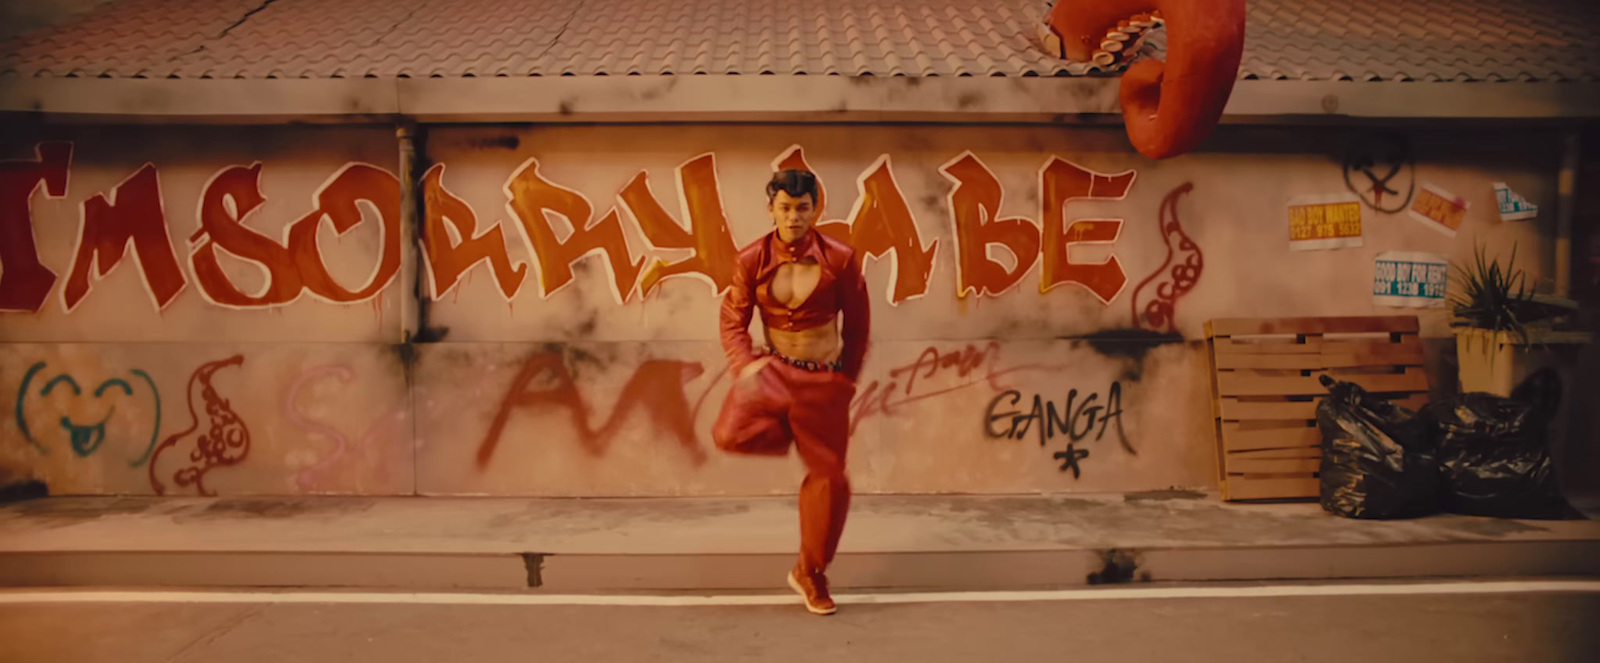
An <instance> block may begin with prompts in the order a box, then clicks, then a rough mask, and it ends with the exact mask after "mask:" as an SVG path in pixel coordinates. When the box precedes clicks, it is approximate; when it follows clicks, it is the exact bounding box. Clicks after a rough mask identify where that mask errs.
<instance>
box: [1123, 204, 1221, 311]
mask: <svg viewBox="0 0 1600 663" xmlns="http://www.w3.org/2000/svg"><path fill="white" fill-rule="evenodd" d="M1193 190H1194V184H1192V183H1184V184H1183V185H1181V186H1179V187H1178V188H1176V189H1173V190H1172V191H1171V192H1169V193H1167V197H1166V198H1164V199H1162V201H1161V224H1160V225H1161V238H1162V242H1163V243H1164V244H1166V246H1167V259H1166V260H1164V261H1162V263H1161V266H1160V267H1157V268H1156V270H1155V271H1154V272H1151V273H1150V276H1149V277H1148V278H1146V279H1145V280H1143V281H1140V282H1139V287H1137V288H1134V290H1133V301H1132V302H1131V303H1132V305H1133V324H1134V326H1135V327H1139V328H1142V329H1150V330H1155V331H1164V332H1168V333H1176V332H1177V330H1178V328H1177V319H1176V318H1177V313H1176V308H1177V305H1178V299H1179V298H1181V297H1183V296H1184V295H1186V294H1188V293H1189V291H1190V290H1193V289H1194V286H1195V284H1196V283H1198V282H1199V281H1200V272H1201V271H1203V270H1204V269H1205V257H1204V256H1202V255H1201V254H1200V246H1199V245H1197V244H1195V243H1194V240H1192V239H1189V236H1188V235H1186V234H1184V232H1183V226H1181V225H1179V223H1178V199H1179V198H1180V197H1182V196H1183V194H1185V193H1188V192H1190V191H1193ZM1151 286H1153V287H1151Z"/></svg>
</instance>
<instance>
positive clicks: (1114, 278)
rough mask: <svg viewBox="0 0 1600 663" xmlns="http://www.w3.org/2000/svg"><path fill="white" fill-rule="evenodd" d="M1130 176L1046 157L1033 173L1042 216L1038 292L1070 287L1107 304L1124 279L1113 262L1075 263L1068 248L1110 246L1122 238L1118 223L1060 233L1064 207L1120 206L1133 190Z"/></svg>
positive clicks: (1091, 223) (1088, 223)
mask: <svg viewBox="0 0 1600 663" xmlns="http://www.w3.org/2000/svg"><path fill="white" fill-rule="evenodd" d="M1133 178H1134V172H1133V171H1131V170H1130V171H1127V172H1124V173H1119V174H1116V175H1105V174H1102V173H1096V172H1092V171H1089V170H1085V169H1084V168H1082V167H1080V166H1078V165H1077V164H1074V163H1070V162H1067V161H1063V160H1062V159H1061V158H1059V157H1051V158H1050V161H1049V162H1048V163H1047V164H1045V167H1044V168H1042V169H1040V171H1039V192H1040V199H1041V200H1043V202H1044V213H1043V214H1042V215H1040V217H1039V218H1040V219H1041V220H1042V221H1043V224H1044V241H1043V250H1044V261H1043V265H1042V271H1043V276H1042V280H1041V283H1040V285H1039V292H1041V293H1043V292H1048V291H1049V290H1050V289H1051V288H1054V287H1056V286H1058V285H1061V284H1063V283H1076V284H1078V285H1081V286H1084V287H1085V288H1088V289H1089V292H1092V293H1094V296H1095V297H1098V298H1099V299H1100V301H1101V302H1102V303H1110V302H1111V300H1112V299H1113V298H1115V297H1116V296H1117V294H1118V293H1120V292H1122V287H1123V286H1124V285H1126V284H1127V282H1128V276H1127V274H1125V273H1124V272H1123V271H1122V263H1121V262H1119V261H1118V260H1117V257H1116V256H1114V255H1113V256H1109V257H1108V258H1106V261H1105V262H1103V263H1099V264H1085V263H1075V262H1072V261H1071V259H1070V258H1069V254H1068V252H1069V251H1070V250H1071V247H1072V245H1073V244H1110V243H1112V242H1115V241H1116V240H1117V236H1118V235H1121V234H1122V220H1121V219H1094V220H1080V221H1074V222H1072V226H1071V227H1070V228H1067V227H1065V225H1066V224H1065V217H1066V206H1067V203H1069V202H1072V201H1074V200H1122V199H1123V198H1126V197H1127V195H1128V189H1129V188H1130V187H1132V186H1133Z"/></svg>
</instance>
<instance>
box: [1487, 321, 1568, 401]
mask: <svg viewBox="0 0 1600 663" xmlns="http://www.w3.org/2000/svg"><path fill="white" fill-rule="evenodd" d="M1591 340H1593V335H1592V334H1590V333H1589V332H1571V331H1560V332H1553V331H1544V332H1540V331H1530V332H1528V338H1527V340H1526V342H1524V341H1522V340H1521V339H1517V338H1516V337H1515V335H1513V334H1511V333H1509V332H1491V331H1489V330H1487V329H1476V328H1470V327H1469V328H1466V329H1458V330H1457V331H1456V360H1457V361H1458V362H1459V364H1460V378H1461V393H1471V392H1488V393H1491V394H1495V395H1498V396H1510V395H1511V390H1512V389H1514V388H1515V387H1516V386H1517V385H1518V384H1519V383H1521V382H1522V381H1523V380H1524V379H1527V377H1528V376H1529V375H1531V374H1532V373H1534V372H1535V371H1538V370H1539V369H1542V368H1545V367H1551V366H1553V367H1555V368H1556V369H1557V371H1558V372H1559V373H1560V374H1561V382H1562V384H1563V385H1570V384H1571V375H1570V371H1571V367H1572V365H1573V363H1572V362H1573V361H1574V360H1575V358H1576V355H1577V353H1578V351H1579V349H1580V348H1581V347H1582V346H1583V345H1585V344H1587V343H1589V342H1590V341H1591ZM1563 400H1565V399H1563Z"/></svg>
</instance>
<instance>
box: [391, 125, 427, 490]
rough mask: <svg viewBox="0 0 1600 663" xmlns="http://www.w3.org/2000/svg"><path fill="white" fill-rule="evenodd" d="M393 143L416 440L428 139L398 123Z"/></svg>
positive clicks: (401, 350)
mask: <svg viewBox="0 0 1600 663" xmlns="http://www.w3.org/2000/svg"><path fill="white" fill-rule="evenodd" d="M394 133H395V138H396V142H397V143H399V149H400V247H401V249H400V250H401V254H400V283H401V286H400V338H399V341H400V344H399V345H398V346H397V348H396V349H397V350H398V353H397V354H398V355H399V357H400V370H401V371H402V373H403V375H404V377H405V388H406V400H407V402H408V406H407V408H406V411H407V414H408V416H407V417H406V419H407V420H408V421H409V422H410V423H411V439H412V440H416V439H417V429H416V426H417V419H418V418H417V416H416V412H417V399H416V391H415V389H414V387H415V385H414V384H413V383H412V368H413V366H415V365H416V350H415V346H413V345H412V343H414V342H421V341H427V340H428V339H423V338H418V330H419V329H426V328H427V325H428V303H429V300H428V297H427V295H426V293H424V292H423V289H422V281H421V279H420V278H418V277H419V276H420V275H421V273H422V270H421V269H420V267H421V260H422V252H421V251H420V250H419V247H420V245H421V244H420V242H419V240H418V239H417V238H418V237H420V236H421V234H422V231H421V228H422V225H421V221H422V219H423V213H424V210H423V205H424V204H425V203H424V201H423V197H422V194H421V193H419V192H418V191H417V189H418V188H420V187H421V184H422V174H423V173H424V172H427V159H428V140H427V133H426V132H425V131H422V130H419V129H418V128H417V126H416V124H414V123H411V122H401V123H400V124H399V125H397V126H396V127H395V132H394ZM416 463H417V447H416V445H415V444H412V445H411V465H412V467H416ZM416 475H417V473H416V472H413V473H412V477H411V480H412V483H411V493H410V494H412V495H416V494H418V493H417V484H416Z"/></svg>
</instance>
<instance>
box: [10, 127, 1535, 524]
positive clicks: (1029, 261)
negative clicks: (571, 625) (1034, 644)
mask: <svg viewBox="0 0 1600 663" xmlns="http://www.w3.org/2000/svg"><path fill="white" fill-rule="evenodd" d="M1216 143H1217V144H1218V145H1220V146H1221V147H1220V148H1218V149H1215V150H1213V151H1211V152H1199V153H1195V154H1192V155H1190V156H1186V157H1183V158H1179V159H1174V160H1170V161H1164V162H1160V163H1157V162H1152V161H1149V160H1146V159H1144V158H1142V157H1139V156H1138V155H1137V154H1135V153H1133V152H1132V151H1130V150H1128V149H1127V148H1126V147H1125V145H1124V141H1123V140H1122V138H1121V136H1120V134H1118V133H1117V132H1115V131H1112V130H1088V129H1085V130H1074V131H1064V130H1062V129H1060V128H1048V129H1045V128H1029V127H975V126H948V127H867V126H792V127H774V126H755V125H732V126H674V127H670V128H669V130H663V129H662V128H661V127H642V126H631V127H519V128H507V127H477V128H459V127H457V128H433V129H431V130H430V131H429V132H428V139H427V144H426V154H427V156H428V161H427V162H426V163H424V166H425V167H427V170H426V171H425V175H424V177H423V178H422V186H421V191H420V195H421V196H422V198H423V200H424V201H425V211H424V213H423V214H422V218H421V219H419V221H418V224H417V227H416V228H415V229H413V232H415V234H416V235H417V236H418V238H419V242H420V248H419V250H417V251H415V252H411V251H407V250H406V247H405V246H404V242H403V241H402V237H403V236H404V235H403V233H404V231H405V228H404V227H403V225H402V223H403V222H402V220H401V216H402V214H401V211H402V210H401V202H400V184H399V179H398V177H397V174H396V168H397V166H396V159H395V156H394V155H395V154H396V148H395V142H394V138H393V132H392V130H389V129H384V128H372V129H362V128H332V127H330V128H315V129H313V128H295V129H289V128H284V129H274V130H264V129H196V128H187V129H177V128H171V129H161V130H149V129H146V130H141V131H138V132H132V131H126V130H121V131H119V130H115V129H110V128H107V129H94V130H81V131H76V132H63V133H61V134H60V135H51V136H40V137H37V138H36V139H33V138H32V137H30V140H29V141H26V142H22V143H18V144H15V145H8V146H7V152H6V153H5V154H3V155H0V157H3V158H5V159H9V161H6V162H5V165H4V170H0V178H4V181H3V182H0V185H3V188H0V197H3V200H0V205H3V206H4V207H3V209H0V214H3V215H4V216H0V236H3V237H4V238H5V239H6V241H5V243H4V244H5V246H4V250H3V251H0V309H3V310H4V311H5V312H4V313H0V341H3V343H0V400H3V402H6V403H8V404H11V405H12V406H13V407H12V408H11V410H14V411H13V412H11V413H10V414H11V416H9V417H7V418H6V419H7V420H6V422H5V423H4V425H3V426H0V436H3V437H0V454H3V455H0V459H3V462H5V463H7V464H9V465H12V466H20V467H23V468H26V472H28V473H31V474H33V475H35V476H37V477H38V478H40V479H43V480H45V481H47V482H48V483H50V485H51V487H52V490H54V491H55V492H58V493H63V492H87V493H104V492H162V493H164V494H175V493H179V492H183V491H190V492H200V491H207V492H220V493H308V492H358V493H383V494H395V493H399V494H405V493H411V492H419V493H424V494H540V495H713V494H767V493H786V492H792V491H793V490H794V489H795V487H796V486H797V485H798V484H797V482H796V481H795V479H796V478H797V477H798V474H799V472H800V469H799V466H798V462H797V461H796V460H794V459H793V458H790V459H750V458H735V457H728V456H724V455H722V454H719V453H717V452H716V451H715V450H714V449H713V448H712V446H711V444H710V435H709V429H710V425H711V422H712V420H713V419H714V418H715V415H716V410H717V408H718V407H719V406H720V404H721V400H722V398H723V396H724V395H725V394H726V391H727V388H728V384H729V380H728V377H727V376H726V375H725V374H724V370H723V369H724V360H723V355H722V352H721V349H720V346H719V345H718V344H717V342H716V340H715V339H716V322H715V320H716V310H717V304H718V300H717V293H719V292H720V291H721V290H722V289H724V288H725V287H726V286H727V284H728V281H729V276H730V274H731V268H732V264H733V263H732V261H733V255H734V253H735V251H736V250H737V248H738V247H741V246H743V245H745V244H747V243H749V242H751V241H753V240H755V239H756V238H758V237H759V236H760V235H761V234H762V233H763V232H765V231H766V229H767V228H768V227H769V225H770V222H769V221H768V220H767V219H766V216H765V213H764V210H763V206H764V203H765V200H764V197H763V195H762V185H763V184H764V183H765V181H766V179H767V177H768V175H769V174H770V173H771V172H772V170H773V169H774V168H778V167H801V168H808V169H811V170H813V171H814V172H816V173H817V174H818V175H819V177H820V179H821V181H822V184H823V187H824V194H823V200H822V201H821V202H822V208H823V209H822V219H823V220H824V223H823V225H822V226H820V228H821V229H822V230H823V231H824V232H829V233H833V234H836V235H837V236H839V237H842V238H845V239H848V240H849V241H851V242H852V244H854V245H855V246H856V247H857V249H858V250H860V251H862V252H864V253H865V254H867V255H868V256H869V258H868V259H867V260H866V261H865V263H866V268H865V269H866V274H867V280H868V284H869V288H870V290H871V291H872V293H873V330H872V349H871V351H870V353H869V356H868V360H867V367H866V370H865V373H864V374H863V376H862V379H861V380H860V382H859V384H858V385H857V396H856V400H855V403H854V405H853V407H852V415H853V418H852V429H853V433H852V448H851V459H850V461H851V467H852V476H853V479H854V482H855V484H856V486H857V488H858V490H861V491H866V492H931V491H949V492H1038V491H1045V492H1051V491H1121V490H1144V489H1158V488H1166V487H1171V486H1190V487H1193V486H1202V487H1203V486H1208V485H1211V484H1212V483H1213V482H1214V473H1215V468H1214V462H1215V461H1214V460H1213V457H1214V453H1213V451H1212V448H1211V445H1212V440H1211V419H1210V417H1211V414H1210V412H1211V405H1210V395H1209V390H1208V386H1207V380H1208V378H1207V374H1206V370H1207V369H1206V362H1205V358H1204V355H1203V353H1202V347H1203V343H1202V342H1201V339H1203V334H1202V328H1203V324H1204V322H1205V320H1207V319H1209V318H1214V317H1235V316H1298V315H1370V314H1417V315H1419V316H1420V317H1421V318H1422V320H1423V324H1424V335H1425V336H1435V337H1438V336H1445V335H1447V333H1448V332H1447V330H1446V328H1445V323H1446V320H1445V317H1444V313H1443V309H1439V308H1431V307H1422V308H1409V307H1407V308H1392V307H1389V306H1387V305H1382V306H1381V305H1380V304H1379V303H1377V302H1378V301H1384V302H1387V301H1389V300H1380V299H1375V294H1376V291H1375V281H1378V282H1380V283H1379V285H1383V284H1382V283H1381V282H1383V281H1385V279H1386V278H1387V279H1388V280H1389V281H1395V282H1397V283H1398V285H1393V287H1394V288H1395V291H1394V293H1391V295H1392V296H1391V299H1393V298H1394V297H1402V298H1403V296H1404V295H1416V296H1417V297H1418V298H1421V299H1424V300H1425V299H1426V297H1427V295H1429V294H1431V291H1430V290H1429V288H1430V286H1429V283H1431V282H1430V281H1428V279H1427V277H1428V276H1430V275H1428V274H1426V273H1425V271H1423V270H1418V271H1417V274H1416V276H1417V278H1416V279H1415V280H1412V279H1409V277H1410V276H1411V275H1410V274H1409V272H1408V273H1407V274H1405V275H1404V276H1406V277H1407V278H1406V279H1401V278H1399V277H1400V276H1401V275H1398V274H1391V273H1388V272H1384V271H1378V269H1379V268H1378V267H1377V265H1378V264H1379V261H1378V258H1379V255H1380V254H1383V253H1386V252H1394V251H1402V252H1414V253H1426V254H1434V255H1439V256H1444V257H1446V258H1449V259H1452V260H1462V259H1465V258H1466V257H1468V256H1470V254H1471V251H1472V246H1473V244H1474V242H1486V243H1487V244H1488V246H1489V249H1490V251H1491V254H1492V255H1503V254H1505V253H1509V250H1510V246H1511V245H1512V244H1513V243H1515V244H1517V245H1518V247H1519V249H1518V264H1519V265H1521V266H1524V267H1527V268H1529V269H1530V270H1531V271H1533V272H1534V273H1536V274H1547V273H1549V272H1550V269H1549V268H1548V265H1547V264H1546V263H1547V262H1548V253H1549V247H1548V246H1547V244H1548V240H1547V239H1545V238H1546V237H1548V234H1549V233H1548V230H1545V231H1543V232H1541V227H1542V226H1541V224H1546V223H1547V221H1546V220H1544V219H1542V218H1534V219H1530V220H1521V221H1503V220H1501V218H1500V216H1499V215H1498V214H1497V211H1496V197H1495V196H1496V194H1495V192H1494V189H1493V186H1492V185H1493V183H1496V182H1499V183H1506V184H1507V186H1508V187H1509V188H1510V189H1513V190H1515V191H1516V193H1517V194H1518V195H1519V196H1521V197H1523V198H1525V199H1528V200H1532V201H1539V200H1549V198H1550V194H1551V190H1552V188H1553V187H1552V186H1551V185H1552V184H1553V182H1554V175H1553V164H1552V163H1551V159H1549V158H1548V155H1549V154H1551V153H1552V152H1551V151H1549V150H1545V149H1544V146H1536V147H1538V148H1539V149H1532V150H1530V149H1529V146H1528V145H1527V144H1526V142H1522V143H1518V144H1516V145H1512V144H1509V143H1507V144H1504V145H1496V144H1492V143H1489V144H1486V143H1483V142H1480V143H1478V144H1475V145H1471V146H1463V145H1462V143H1461V141H1458V140H1453V139H1451V138H1450V137H1447V136H1436V137H1426V136H1424V137H1420V138H1415V137H1414V138H1413V139H1412V140H1411V141H1410V143H1411V144H1410V145H1409V146H1408V149H1409V150H1410V151H1411V152H1412V153H1413V154H1415V157H1416V158H1415V159H1414V161H1410V162H1408V161H1406V160H1405V159H1394V158H1391V157H1392V154H1394V153H1395V152H1394V150H1393V148H1394V144H1392V143H1378V144H1376V145H1375V146H1374V147H1372V148H1371V149H1370V150H1368V151H1369V152H1370V153H1371V156H1370V158H1367V159H1366V160H1362V159H1360V158H1356V159H1351V158H1349V157H1348V153H1349V152H1350V151H1351V147H1350V143H1349V142H1348V141H1345V140H1344V139H1343V138H1342V137H1337V136H1328V135H1324V134H1309V133H1305V132H1299V133H1297V132H1291V131H1287V130H1284V131H1261V130H1229V131H1224V133H1223V136H1222V139H1221V140H1219V141H1216ZM1290 144H1295V145H1299V146H1304V147H1299V148H1297V151H1294V152H1288V151H1286V149H1287V146H1288V145H1290ZM1551 149H1553V148H1551ZM1390 162H1393V163H1392V164H1391V163H1390ZM1346 164H1353V165H1350V166H1349V167H1346ZM1352 238H1353V239H1352ZM1408 264H1409V263H1408ZM408 268H409V269H408ZM412 273H414V274H415V275H416V277H415V278H416V281H415V282H408V281H407V275H409V274H412ZM1401 281H1404V282H1403V283H1399V282H1401ZM1413 283H1417V284H1420V285H1416V286H1413V285H1411V284H1413ZM1384 287H1389V286H1387V285H1385V286H1384ZM412 297H419V298H420V300H421V301H420V302H411V303H406V302H407V299H408V298H412ZM419 304H420V306H419ZM403 308H404V309H405V310H408V311H410V310H416V309H418V308H420V309H421V310H422V312H423V313H422V316H423V317H422V320H421V329H420V332H419V338H421V339H424V340H427V341H430V342H423V343H413V344H403V343H401V341H402V340H403V339H402V332H401V329H402V321H401V319H400V315H401V311H402V309H403ZM757 324H759V323H757ZM758 337H759V336H758Z"/></svg>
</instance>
